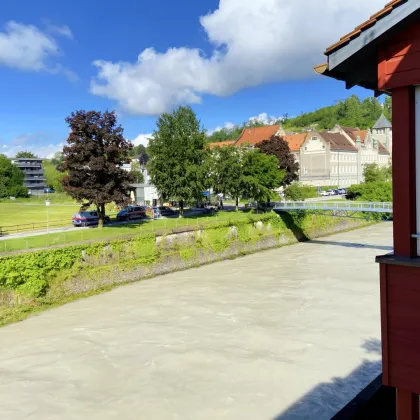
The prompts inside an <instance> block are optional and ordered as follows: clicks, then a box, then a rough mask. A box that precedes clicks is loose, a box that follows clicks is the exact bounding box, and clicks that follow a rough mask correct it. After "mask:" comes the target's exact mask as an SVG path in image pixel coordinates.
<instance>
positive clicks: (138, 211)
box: [117, 206, 146, 220]
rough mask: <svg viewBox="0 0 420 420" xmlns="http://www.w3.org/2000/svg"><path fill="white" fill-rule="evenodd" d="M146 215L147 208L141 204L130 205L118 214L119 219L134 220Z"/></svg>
mask: <svg viewBox="0 0 420 420" xmlns="http://www.w3.org/2000/svg"><path fill="white" fill-rule="evenodd" d="M144 217H146V208H145V207H141V206H128V207H126V208H125V209H123V210H121V211H120V212H118V214H117V220H134V219H143V218H144Z"/></svg>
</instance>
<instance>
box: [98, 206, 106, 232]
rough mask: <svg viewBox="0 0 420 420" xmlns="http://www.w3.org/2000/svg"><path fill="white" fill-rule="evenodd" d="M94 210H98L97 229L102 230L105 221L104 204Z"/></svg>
mask: <svg viewBox="0 0 420 420" xmlns="http://www.w3.org/2000/svg"><path fill="white" fill-rule="evenodd" d="M96 208H97V210H98V216H99V221H98V228H99V229H102V228H103V227H104V219H105V204H104V203H101V204H99V205H98V206H96Z"/></svg>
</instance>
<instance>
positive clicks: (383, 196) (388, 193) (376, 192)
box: [347, 182, 392, 202]
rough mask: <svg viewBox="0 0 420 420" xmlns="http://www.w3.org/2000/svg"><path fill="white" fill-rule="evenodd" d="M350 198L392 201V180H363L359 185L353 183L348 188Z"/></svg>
mask: <svg viewBox="0 0 420 420" xmlns="http://www.w3.org/2000/svg"><path fill="white" fill-rule="evenodd" d="M347 198H348V199H349V200H358V201H370V202H390V201H392V183H391V182H363V183H362V184H359V185H352V186H351V187H350V188H348V189H347Z"/></svg>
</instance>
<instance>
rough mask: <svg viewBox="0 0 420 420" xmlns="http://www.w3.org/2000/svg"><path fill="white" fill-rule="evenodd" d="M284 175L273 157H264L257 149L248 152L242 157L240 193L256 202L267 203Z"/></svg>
mask: <svg viewBox="0 0 420 420" xmlns="http://www.w3.org/2000/svg"><path fill="white" fill-rule="evenodd" d="M284 175H285V174H284V171H281V170H279V168H278V161H277V158H276V157H275V156H270V155H266V154H264V153H262V152H261V151H260V150H259V149H255V150H249V151H247V152H246V153H245V154H244V155H243V175H242V178H241V191H242V192H243V193H244V194H246V195H247V196H248V197H249V198H253V199H254V200H256V201H257V202H260V203H261V202H269V201H270V200H271V196H272V193H273V190H274V189H275V188H278V187H280V186H281V184H282V182H283V179H284Z"/></svg>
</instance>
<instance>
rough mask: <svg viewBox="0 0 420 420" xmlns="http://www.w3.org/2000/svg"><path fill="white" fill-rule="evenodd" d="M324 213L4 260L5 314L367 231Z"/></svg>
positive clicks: (1, 306) (0, 305)
mask: <svg viewBox="0 0 420 420" xmlns="http://www.w3.org/2000/svg"><path fill="white" fill-rule="evenodd" d="M367 224H369V222H367V221H365V220H363V219H350V218H338V217H328V216H322V215H316V214H311V215H305V214H299V213H298V214H295V215H293V216H291V215H289V214H286V213H284V214H281V215H280V216H279V215H277V214H275V213H270V214H267V215H259V216H258V215H252V216H251V215H250V216H249V217H248V218H247V219H244V220H241V221H227V222H223V223H220V224H218V225H216V226H214V225H213V226H211V227H209V228H201V229H196V230H193V229H190V230H185V231H182V232H179V231H178V232H173V231H170V232H167V233H166V234H164V235H156V234H148V235H139V236H135V237H131V238H127V239H119V240H112V241H108V242H97V243H93V244H84V245H77V246H68V247H64V248H57V249H53V250H43V251H38V252H28V253H25V254H18V255H11V256H5V257H1V258H0V315H1V311H2V310H6V309H7V308H11V307H16V306H19V305H28V304H36V302H37V301H48V302H55V301H56V302H60V300H63V299H65V298H66V297H69V296H73V295H79V294H83V293H86V292H89V291H94V290H101V289H104V288H107V287H109V286H113V285H117V284H122V283H128V282H133V281H137V280H141V279H145V278H150V277H154V276H156V275H159V274H164V273H169V272H172V271H177V270H183V269H186V268H189V267H194V266H199V265H203V264H208V263H211V262H215V261H218V260H224V259H228V258H234V257H237V256H241V255H246V254H249V253H253V252H257V251H260V250H264V249H269V248H275V247H280V246H284V245H289V244H293V243H296V242H298V241H303V240H308V239H311V238H316V237H319V236H326V235H329V234H332V233H336V232H340V231H344V230H349V229H354V228H357V227H362V226H366V225H367Z"/></svg>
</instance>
